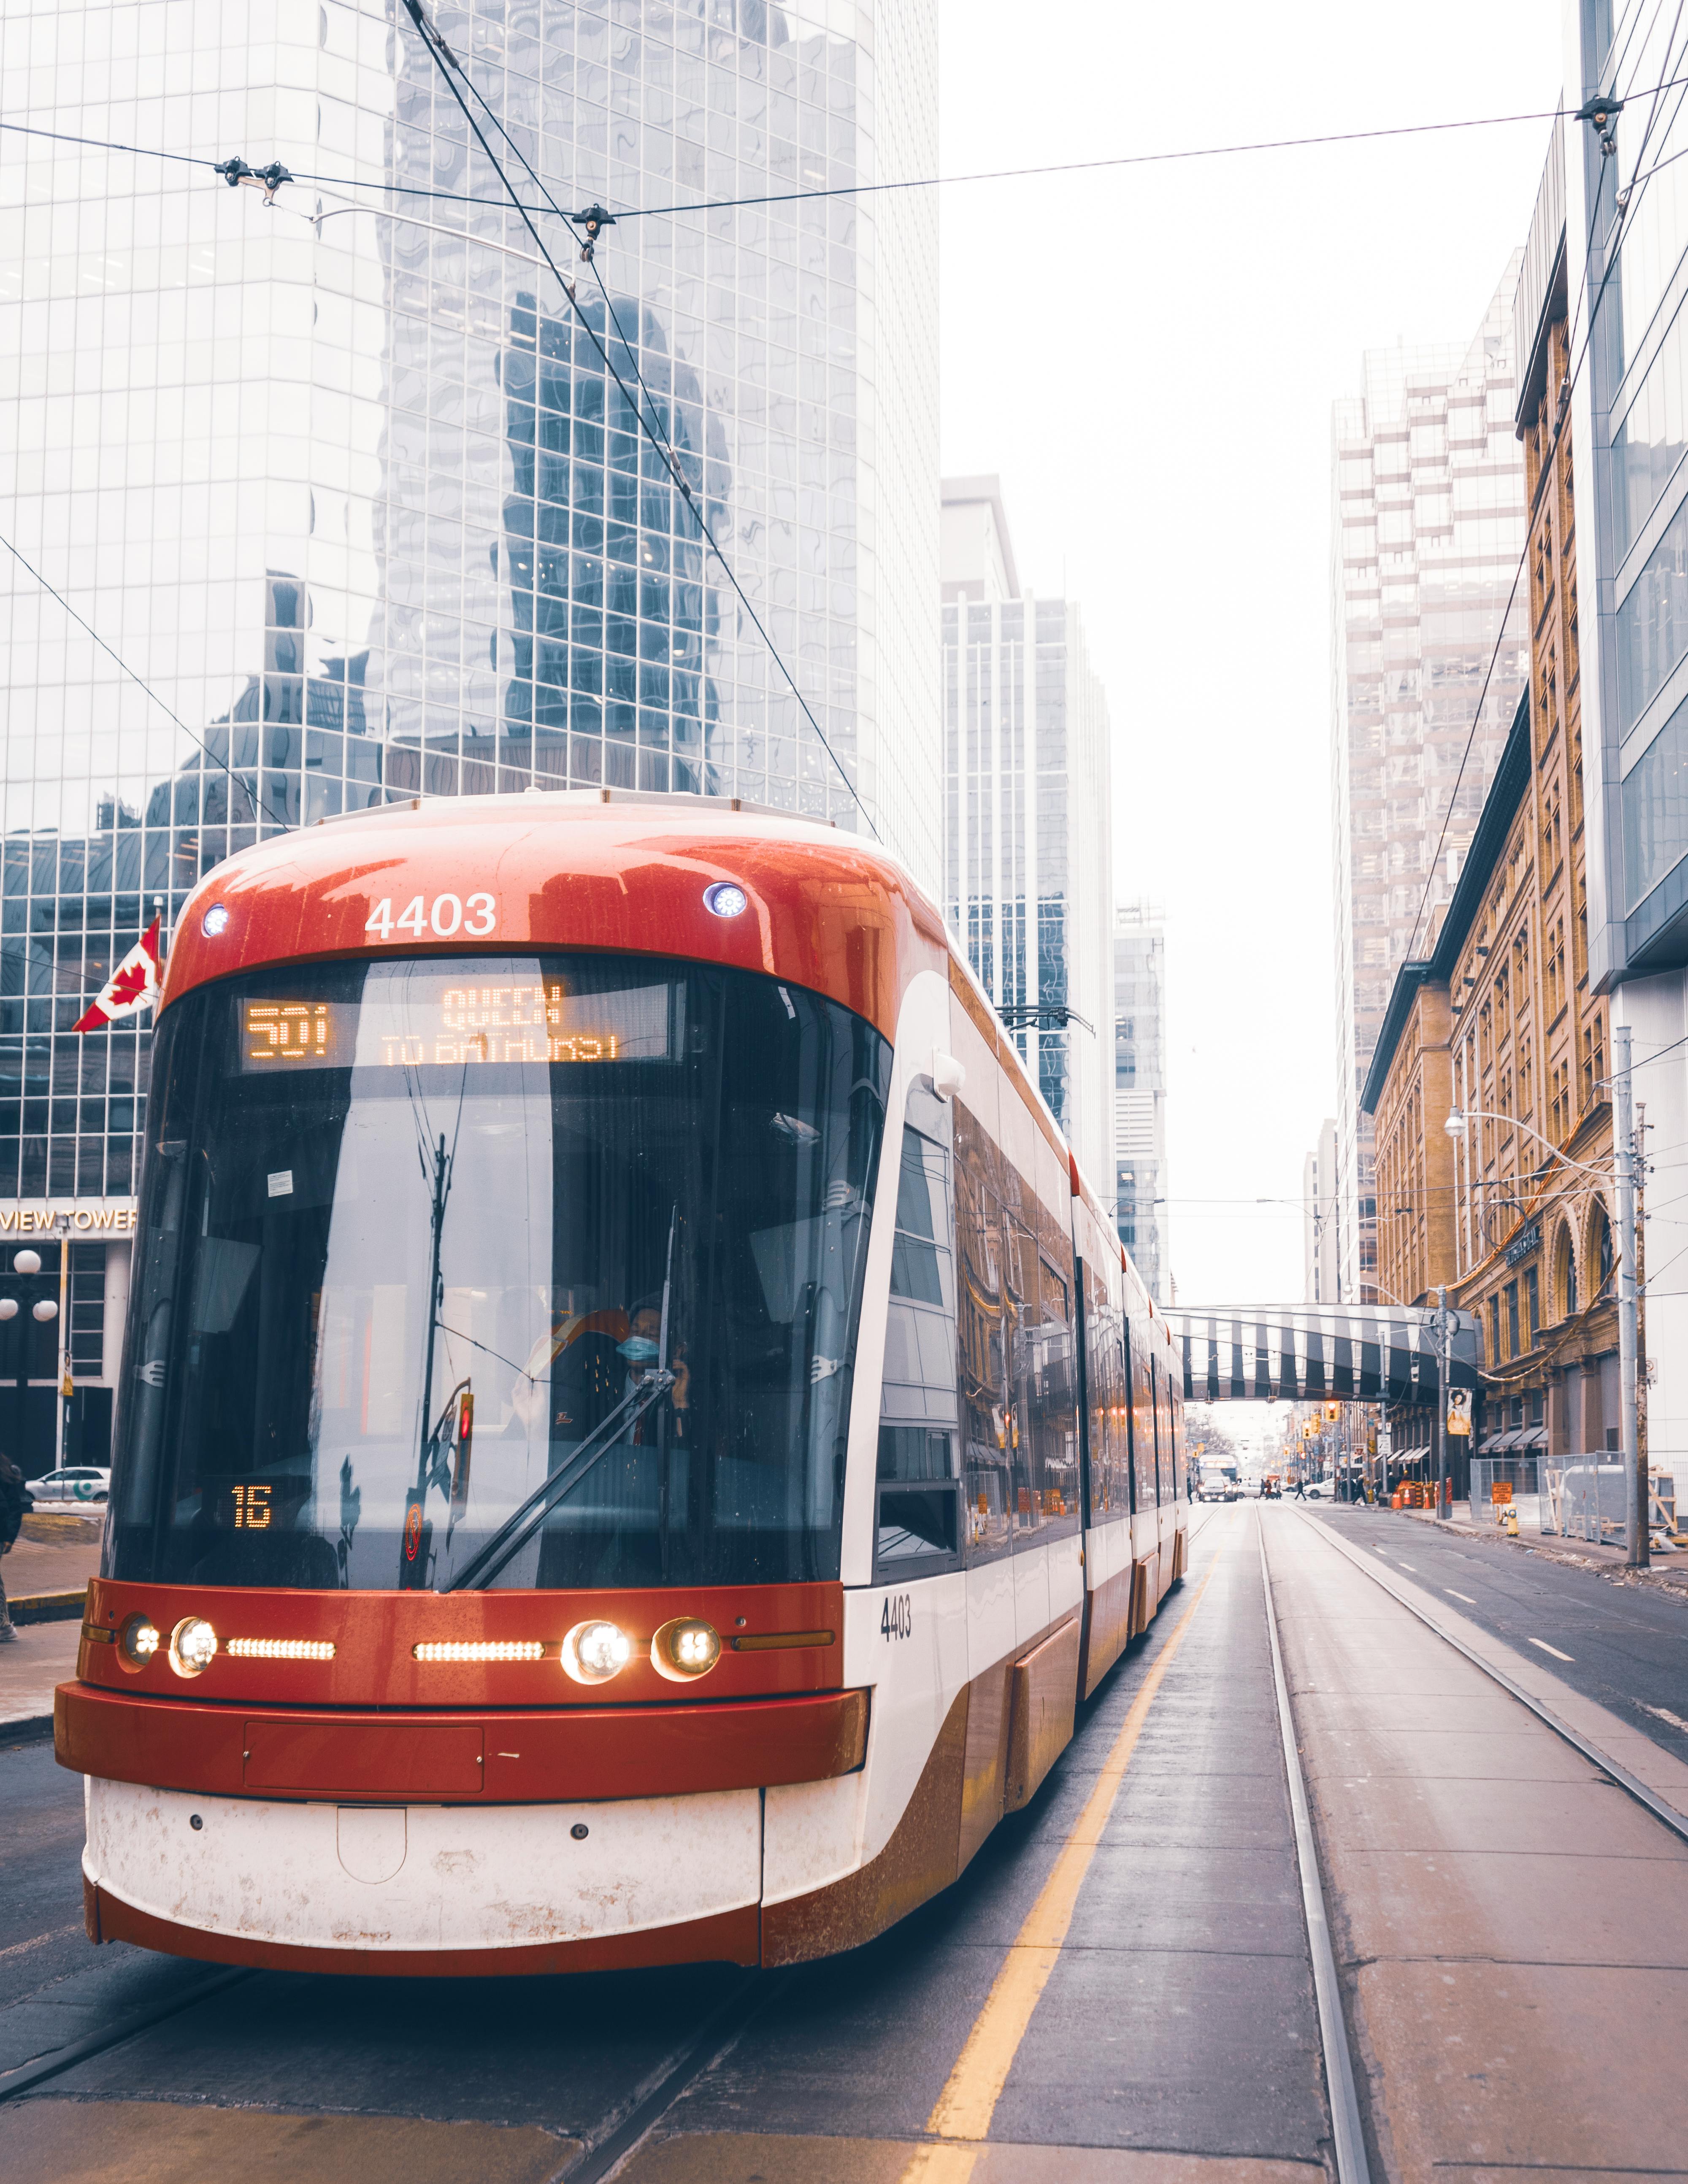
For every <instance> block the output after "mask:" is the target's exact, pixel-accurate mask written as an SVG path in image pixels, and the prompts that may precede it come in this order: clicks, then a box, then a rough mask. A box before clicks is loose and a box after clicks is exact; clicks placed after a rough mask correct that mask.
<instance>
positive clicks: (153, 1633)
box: [118, 1615, 162, 1669]
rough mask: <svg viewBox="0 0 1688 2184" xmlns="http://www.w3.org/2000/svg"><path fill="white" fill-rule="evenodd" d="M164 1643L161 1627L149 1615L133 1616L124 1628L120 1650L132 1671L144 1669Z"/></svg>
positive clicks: (120, 1639)
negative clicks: (160, 1631)
mask: <svg viewBox="0 0 1688 2184" xmlns="http://www.w3.org/2000/svg"><path fill="white" fill-rule="evenodd" d="M161 1642H162V1641H160V1639H159V1626H158V1624H156V1623H154V1622H153V1619H152V1618H151V1617H150V1616H148V1615H131V1617H130V1619H129V1620H128V1621H127V1622H126V1623H125V1624H124V1626H123V1633H122V1635H121V1636H120V1638H119V1640H118V1650H119V1652H120V1653H121V1654H122V1656H123V1658H124V1659H125V1661H126V1662H127V1663H128V1664H129V1666H130V1667H131V1669H140V1668H144V1667H145V1665H146V1663H148V1661H150V1660H151V1659H152V1658H153V1654H154V1653H156V1652H158V1650H159V1645H160V1643H161Z"/></svg>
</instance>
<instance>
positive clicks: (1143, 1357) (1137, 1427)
mask: <svg viewBox="0 0 1688 2184" xmlns="http://www.w3.org/2000/svg"><path fill="white" fill-rule="evenodd" d="M1130 1349H1131V1463H1132V1470H1133V1473H1134V1477H1135V1481H1136V1496H1135V1506H1136V1507H1138V1508H1139V1509H1152V1508H1153V1507H1155V1505H1156V1502H1157V1501H1158V1500H1159V1498H1160V1497H1159V1496H1158V1494H1157V1493H1156V1480H1155V1383H1154V1377H1153V1363H1154V1361H1153V1360H1152V1358H1151V1357H1150V1355H1149V1351H1148V1346H1147V1341H1146V1340H1145V1336H1144V1335H1143V1334H1141V1333H1139V1331H1138V1330H1137V1329H1132V1331H1131V1337H1130Z"/></svg>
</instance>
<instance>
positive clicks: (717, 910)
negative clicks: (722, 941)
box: [704, 880, 750, 917]
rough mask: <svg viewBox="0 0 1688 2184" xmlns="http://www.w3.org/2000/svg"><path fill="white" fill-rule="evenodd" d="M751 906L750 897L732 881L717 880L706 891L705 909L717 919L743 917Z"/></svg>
mask: <svg viewBox="0 0 1688 2184" xmlns="http://www.w3.org/2000/svg"><path fill="white" fill-rule="evenodd" d="M749 906H750V898H749V895H748V894H745V892H744V889H743V888H742V887H738V886H736V885H735V884H734V883H733V881H732V880H717V881H716V883H715V885H714V886H713V887H706V888H705V889H704V908H705V910H707V911H710V912H711V913H712V914H713V915H714V916H715V917H743V916H744V912H745V911H747V910H748V909H749Z"/></svg>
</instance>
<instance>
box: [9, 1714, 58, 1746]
mask: <svg viewBox="0 0 1688 2184" xmlns="http://www.w3.org/2000/svg"><path fill="white" fill-rule="evenodd" d="M52 1734H53V1716H52V1715H51V1714H50V1713H25V1714H19V1716H18V1718H17V1719H16V1720H14V1721H0V1744H6V1743H9V1742H10V1741H13V1740H14V1739H25V1740H27V1741H29V1742H31V1743H36V1742H38V1741H40V1739H41V1738H42V1737H43V1736H51V1735H52Z"/></svg>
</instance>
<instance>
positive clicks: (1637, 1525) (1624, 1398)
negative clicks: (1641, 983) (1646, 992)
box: [1612, 1024, 1650, 1569]
mask: <svg viewBox="0 0 1688 2184" xmlns="http://www.w3.org/2000/svg"><path fill="white" fill-rule="evenodd" d="M1632 1089H1633V1087H1632V1085H1631V1084H1630V1028H1629V1026H1628V1025H1627V1024H1614V1025H1613V1028H1612V1121H1613V1134H1612V1139H1613V1142H1612V1150H1613V1168H1614V1169H1615V1170H1616V1173H1617V1182H1618V1385H1619V1390H1620V1400H1621V1402H1622V1405H1623V1420H1622V1425H1621V1429H1620V1430H1621V1432H1622V1435H1623V1446H1624V1540H1625V1541H1626V1543H1627V1546H1628V1560H1629V1564H1630V1568H1631V1569H1645V1568H1646V1567H1647V1563H1648V1561H1649V1559H1650V1557H1649V1553H1648V1531H1647V1470H1646V1457H1644V1456H1643V1455H1642V1453H1641V1429H1640V1420H1639V1418H1638V1417H1637V1415H1636V1410H1637V1378H1636V1361H1635V1349H1636V1343H1635V1334H1636V1322H1635V1305H1636V1290H1635V1116H1634V1113H1633V1111H1632V1108H1631V1104H1630V1100H1631V1093H1632Z"/></svg>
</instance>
